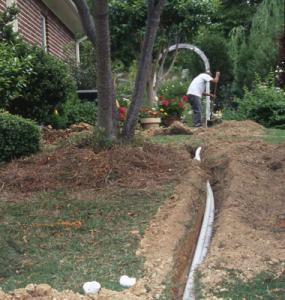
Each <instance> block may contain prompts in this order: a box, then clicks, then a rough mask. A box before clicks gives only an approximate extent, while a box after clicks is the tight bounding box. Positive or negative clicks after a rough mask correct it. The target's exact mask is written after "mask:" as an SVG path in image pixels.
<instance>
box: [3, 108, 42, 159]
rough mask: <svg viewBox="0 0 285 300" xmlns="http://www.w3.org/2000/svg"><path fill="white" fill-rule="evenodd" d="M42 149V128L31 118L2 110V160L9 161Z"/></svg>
mask: <svg viewBox="0 0 285 300" xmlns="http://www.w3.org/2000/svg"><path fill="white" fill-rule="evenodd" d="M39 149H40V129H39V127H38V126H37V125H36V124H35V123H34V122H33V121H31V120H27V119H24V118H22V117H19V116H14V115H11V114H9V113H7V112H0V161H9V160H11V159H13V158H17V157H20V156H24V155H29V154H32V153H36V152H37V151H39Z"/></svg>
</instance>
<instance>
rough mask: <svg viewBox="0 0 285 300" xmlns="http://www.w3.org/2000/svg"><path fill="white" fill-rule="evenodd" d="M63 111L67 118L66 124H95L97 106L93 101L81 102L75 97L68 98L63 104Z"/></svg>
mask: <svg viewBox="0 0 285 300" xmlns="http://www.w3.org/2000/svg"><path fill="white" fill-rule="evenodd" d="M63 113H64V114H65V115H66V118H67V124H66V125H67V126H70V125H72V124H77V123H80V122H85V123H88V124H91V125H95V124H96V116H97V107H96V104H95V103H94V102H88V101H85V102H83V101H80V100H78V99H77V98H72V99H69V100H68V101H67V102H66V103H65V104H64V105H63Z"/></svg>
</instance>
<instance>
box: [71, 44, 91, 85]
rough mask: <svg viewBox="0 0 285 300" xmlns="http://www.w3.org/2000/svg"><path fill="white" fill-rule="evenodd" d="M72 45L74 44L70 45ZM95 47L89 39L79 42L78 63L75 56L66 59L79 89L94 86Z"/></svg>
mask: <svg viewBox="0 0 285 300" xmlns="http://www.w3.org/2000/svg"><path fill="white" fill-rule="evenodd" d="M71 46H72V47H74V45H73V44H72V45H71ZM95 57H96V56H95V49H94V47H93V46H92V44H91V42H90V41H84V42H82V43H81V44H80V64H79V65H78V63H77V62H76V60H75V57H70V58H69V59H68V65H69V67H70V69H71V73H72V75H73V76H74V78H75V81H76V83H77V88H78V89H79V90H89V89H95V88H96V61H95Z"/></svg>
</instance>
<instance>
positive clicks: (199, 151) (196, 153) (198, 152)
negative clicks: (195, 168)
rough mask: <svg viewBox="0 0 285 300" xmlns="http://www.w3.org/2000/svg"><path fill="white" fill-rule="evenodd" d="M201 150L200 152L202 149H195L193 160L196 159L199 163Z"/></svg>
mask: <svg viewBox="0 0 285 300" xmlns="http://www.w3.org/2000/svg"><path fill="white" fill-rule="evenodd" d="M201 150H202V147H198V148H197V149H196V152H195V157H194V159H196V160H198V161H201V157H200V153H201Z"/></svg>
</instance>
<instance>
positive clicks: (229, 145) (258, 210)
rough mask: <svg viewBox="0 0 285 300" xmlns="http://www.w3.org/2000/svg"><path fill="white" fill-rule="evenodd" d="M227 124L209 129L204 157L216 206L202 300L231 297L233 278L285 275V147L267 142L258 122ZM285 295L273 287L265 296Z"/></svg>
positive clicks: (203, 267) (245, 279)
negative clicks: (263, 138)
mask: <svg viewBox="0 0 285 300" xmlns="http://www.w3.org/2000/svg"><path fill="white" fill-rule="evenodd" d="M228 125H229V124H227V123H226V124H222V125H221V126H217V127H216V128H213V129H211V130H209V132H208V134H211V133H212V134H211V138H210V139H209V135H208V134H207V137H206V139H207V141H206V143H205V147H204V149H203V151H202V154H201V155H202V158H203V159H202V166H203V167H204V169H206V170H207V172H208V174H209V178H210V181H211V185H212V187H213V191H214V198H215V205H216V211H215V223H214V224H215V225H214V233H213V237H212V241H211V245H210V248H209V252H208V254H207V257H206V259H205V260H204V262H203V263H202V265H201V266H200V267H199V273H200V282H199V285H200V286H201V289H202V290H203V296H202V299H228V297H230V296H227V295H228V294H226V292H229V293H230V291H229V289H230V288H229V286H233V280H234V281H236V282H237V281H238V280H239V281H241V282H244V283H246V282H249V281H250V280H252V279H253V278H255V277H256V276H258V275H259V274H262V273H263V272H266V273H270V274H272V277H273V278H277V279H278V278H279V280H280V281H282V279H281V278H283V277H284V271H285V251H284V249H285V230H284V229H285V226H284V219H285V218H284V216H285V211H284V207H285V206H284V204H285V203H284V202H285V201H284V194H285V144H280V145H273V144H269V143H266V142H264V141H263V140H262V138H261V136H262V131H263V128H262V127H261V126H259V125H257V124H255V123H253V122H240V123H238V122H236V123H232V124H231V125H232V129H230V128H229V127H228ZM245 128H247V129H246V130H245ZM221 129H226V130H223V132H224V133H225V131H228V133H227V135H226V136H224V137H223V136H222V135H221V132H220V130H221ZM246 131H247V132H246ZM201 135H204V136H205V134H204V133H200V134H198V136H200V138H201ZM250 136H251V137H252V136H254V139H252V138H249V137H250ZM233 274H235V275H234V277H233ZM229 283H230V284H229ZM264 289H265V290H266V289H267V288H266V286H264ZM274 293H276V294H274ZM278 293H279V294H278ZM282 293H283V296H284V289H283V292H282V289H272V290H270V289H269V288H268V294H266V295H267V297H268V299H282V296H281V294H282ZM235 297H237V299H242V298H248V297H249V298H250V299H251V297H253V298H254V297H256V298H257V297H258V296H257V295H255V294H253V295H252V294H247V292H246V291H243V292H241V294H239V295H237V294H236V296H235ZM265 297H266V296H265ZM270 297H271V298H270ZM274 297H275V298H274ZM264 299H265V298H264Z"/></svg>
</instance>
